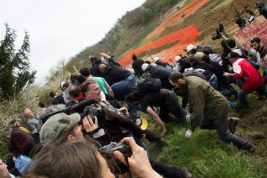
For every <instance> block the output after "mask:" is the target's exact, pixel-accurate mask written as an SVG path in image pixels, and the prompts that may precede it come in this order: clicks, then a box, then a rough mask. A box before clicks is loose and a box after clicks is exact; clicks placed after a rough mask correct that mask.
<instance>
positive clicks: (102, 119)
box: [82, 80, 162, 145]
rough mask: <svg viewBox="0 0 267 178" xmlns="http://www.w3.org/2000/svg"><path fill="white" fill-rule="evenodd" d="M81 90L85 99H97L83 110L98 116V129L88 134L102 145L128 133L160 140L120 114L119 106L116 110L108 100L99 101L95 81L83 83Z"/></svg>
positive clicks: (98, 91)
mask: <svg viewBox="0 0 267 178" xmlns="http://www.w3.org/2000/svg"><path fill="white" fill-rule="evenodd" d="M82 90H83V93H84V96H85V98H86V99H89V100H91V99H95V100H96V101H97V102H96V103H95V104H91V105H90V106H88V107H86V109H85V112H86V113H89V114H91V115H94V116H97V117H98V121H99V122H98V123H99V129H97V130H96V131H94V132H92V133H90V134H91V136H92V137H93V138H94V139H96V140H98V141H100V142H101V143H102V144H103V145H105V144H108V143H110V142H111V141H113V142H114V141H115V142H118V141H120V140H121V139H122V138H124V137H125V136H129V134H132V135H133V136H135V137H136V138H139V139H140V138H143V137H145V138H146V139H148V140H149V141H152V142H154V141H156V142H159V143H161V142H162V140H161V138H160V137H158V136H156V135H155V134H154V133H152V132H151V131H149V130H144V131H143V130H141V129H140V128H139V127H138V126H137V125H136V124H135V123H134V122H133V121H132V120H131V119H130V118H129V117H127V116H125V115H122V114H120V111H122V109H121V108H120V109H119V110H118V109H116V108H114V107H113V106H112V105H111V104H110V103H109V102H104V101H101V100H100V98H101V96H100V89H99V86H98V85H97V83H96V82H95V81H92V80H89V81H87V82H86V83H85V84H83V86H82ZM129 132H131V133H129ZM100 133H101V134H100ZM99 139H100V140H99Z"/></svg>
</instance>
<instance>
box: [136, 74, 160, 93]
mask: <svg viewBox="0 0 267 178" xmlns="http://www.w3.org/2000/svg"><path fill="white" fill-rule="evenodd" d="M137 88H138V90H139V92H140V93H141V94H145V93H147V92H158V91H159V90H160V89H161V81H160V79H158V78H151V77H149V78H145V79H143V80H141V81H140V82H139V83H138V85H137Z"/></svg>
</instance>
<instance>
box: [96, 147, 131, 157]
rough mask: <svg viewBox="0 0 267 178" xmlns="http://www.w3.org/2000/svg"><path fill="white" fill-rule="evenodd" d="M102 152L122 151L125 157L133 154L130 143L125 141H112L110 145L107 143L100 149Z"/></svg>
mask: <svg viewBox="0 0 267 178" xmlns="http://www.w3.org/2000/svg"><path fill="white" fill-rule="evenodd" d="M99 151H100V152H101V153H103V152H104V153H108V154H112V153H113V152H114V151H120V152H121V153H122V154H123V155H124V157H126V158H128V157H130V156H131V155H132V151H131V148H130V146H129V145H127V144H124V143H111V144H109V145H105V146H103V147H101V148H100V149H99Z"/></svg>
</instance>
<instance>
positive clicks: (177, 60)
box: [174, 56, 182, 62]
mask: <svg viewBox="0 0 267 178" xmlns="http://www.w3.org/2000/svg"><path fill="white" fill-rule="evenodd" d="M180 59H182V57H181V56H175V58H174V60H175V61H176V62H179V61H180Z"/></svg>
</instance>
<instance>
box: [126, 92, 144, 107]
mask: <svg viewBox="0 0 267 178" xmlns="http://www.w3.org/2000/svg"><path fill="white" fill-rule="evenodd" d="M140 100H141V96H140V93H139V92H137V91H136V92H132V93H130V94H129V95H128V96H127V101H128V102H130V103H134V104H137V103H140Z"/></svg>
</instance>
